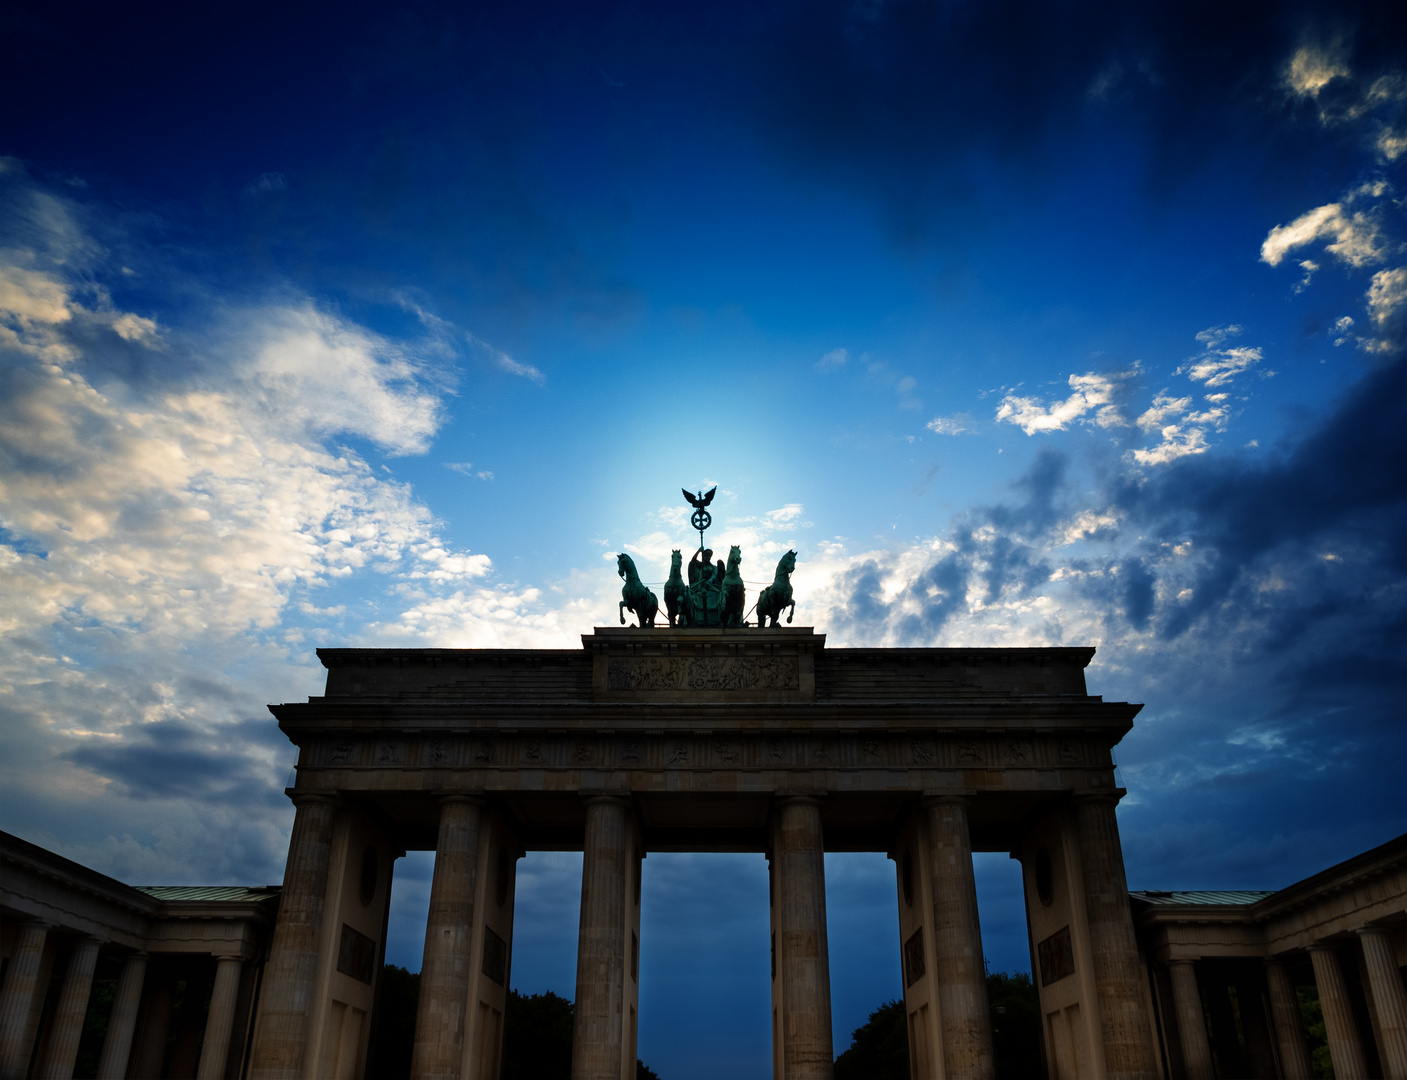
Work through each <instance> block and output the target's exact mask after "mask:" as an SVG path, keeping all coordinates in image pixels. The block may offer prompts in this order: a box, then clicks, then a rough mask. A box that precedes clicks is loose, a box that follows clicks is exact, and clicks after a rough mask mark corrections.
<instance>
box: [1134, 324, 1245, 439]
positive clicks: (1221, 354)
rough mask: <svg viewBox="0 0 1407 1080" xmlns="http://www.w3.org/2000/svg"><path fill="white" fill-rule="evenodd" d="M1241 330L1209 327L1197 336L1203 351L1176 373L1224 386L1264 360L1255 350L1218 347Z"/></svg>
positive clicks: (1241, 347) (1230, 327)
mask: <svg viewBox="0 0 1407 1080" xmlns="http://www.w3.org/2000/svg"><path fill="white" fill-rule="evenodd" d="M1241 330H1242V328H1241V327H1240V326H1237V325H1236V324H1235V323H1232V324H1231V325H1229V326H1212V327H1208V328H1207V329H1206V330H1203V331H1201V332H1200V333H1199V334H1197V340H1198V341H1200V342H1202V344H1203V345H1205V346H1206V349H1205V351H1204V352H1202V353H1199V354H1198V355H1196V356H1189V357H1188V358H1187V361H1186V362H1185V363H1184V364H1183V365H1182V366H1181V367H1180V368H1178V369H1177V374H1179V375H1186V376H1187V377H1188V378H1189V379H1192V380H1193V381H1194V382H1201V383H1206V384H1207V385H1208V386H1225V385H1226V384H1227V383H1229V382H1230V381H1231V380H1232V379H1234V378H1235V377H1236V376H1237V375H1239V374H1240V373H1241V372H1243V371H1245V370H1246V369H1247V368H1249V367H1251V366H1252V365H1254V364H1258V363H1259V362H1260V361H1261V360H1262V359H1263V358H1264V357H1263V354H1262V353H1261V350H1260V349H1259V348H1256V347H1247V346H1236V347H1233V348H1229V349H1223V348H1221V346H1222V345H1223V344H1224V343H1225V342H1226V341H1228V340H1230V339H1231V338H1233V337H1236V336H1237V335H1239V334H1240V333H1241ZM1155 405H1156V402H1155ZM1144 415H1145V416H1146V415H1148V414H1146V413H1145V414H1144ZM1140 426H1142V421H1141V420H1140Z"/></svg>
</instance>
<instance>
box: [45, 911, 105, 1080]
mask: <svg viewBox="0 0 1407 1080" xmlns="http://www.w3.org/2000/svg"><path fill="white" fill-rule="evenodd" d="M99 944H100V943H99V941H98V940H97V938H80V939H79V940H78V941H77V942H75V943H74V946H73V952H72V953H70V954H69V958H68V969H67V970H66V971H65V972H64V984H63V989H62V990H60V991H59V1007H58V1008H57V1009H56V1010H55V1011H54V1021H53V1026H52V1027H50V1029H49V1046H48V1049H47V1051H46V1053H45V1054H44V1061H43V1062H42V1063H41V1064H40V1066H39V1076H40V1077H41V1080H69V1078H70V1077H71V1076H72V1075H73V1063H74V1062H75V1061H77V1060H78V1040H79V1039H81V1038H82V1037H83V1020H84V1018H85V1017H86V1016H87V1015H88V995H89V994H90V993H92V990H93V969H94V968H95V967H97V964H98V945H99Z"/></svg>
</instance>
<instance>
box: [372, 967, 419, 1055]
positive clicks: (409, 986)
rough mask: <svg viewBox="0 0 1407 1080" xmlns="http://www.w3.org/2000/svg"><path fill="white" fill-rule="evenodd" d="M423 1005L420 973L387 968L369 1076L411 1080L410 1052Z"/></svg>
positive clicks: (381, 984) (378, 1000)
mask: <svg viewBox="0 0 1407 1080" xmlns="http://www.w3.org/2000/svg"><path fill="white" fill-rule="evenodd" d="M419 1004H420V972H418V971H407V970H406V969H405V968H403V967H396V965H395V964H387V965H385V966H384V967H383V968H382V969H381V980H380V982H379V983H378V984H377V987H376V1011H375V1014H374V1016H375V1020H374V1022H373V1025H372V1029H371V1045H370V1047H368V1054H367V1057H368V1065H367V1070H366V1075H367V1076H374V1077H376V1078H377V1080H408V1078H409V1077H410V1052H411V1047H412V1046H413V1045H414V1044H415V1010H416V1007H417V1006H418V1005H419Z"/></svg>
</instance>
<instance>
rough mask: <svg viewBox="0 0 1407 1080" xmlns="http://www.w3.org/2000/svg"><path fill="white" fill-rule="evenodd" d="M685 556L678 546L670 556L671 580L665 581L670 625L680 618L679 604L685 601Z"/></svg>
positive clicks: (665, 595)
mask: <svg viewBox="0 0 1407 1080" xmlns="http://www.w3.org/2000/svg"><path fill="white" fill-rule="evenodd" d="M683 567H684V556H683V555H682V554H681V553H680V551H679V549H678V548H675V549H674V551H673V552H672V553H671V554H670V556H669V580H668V581H666V582H665V583H664V609H665V612H666V613H667V614H668V615H669V625H670V626H673V625H674V624H675V620H676V619H678V618H679V614H680V612H679V605H680V604H682V603H684V602H685V592H686V591H687V586H685V584H684V575H683V573H682V570H683Z"/></svg>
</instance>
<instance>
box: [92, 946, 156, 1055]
mask: <svg viewBox="0 0 1407 1080" xmlns="http://www.w3.org/2000/svg"><path fill="white" fill-rule="evenodd" d="M146 977H147V954H146V953H134V954H133V955H132V956H129V957H128V958H127V962H126V963H125V964H123V965H122V977H121V978H120V979H119V980H118V982H117V996H116V997H114V998H113V1001H112V1014H111V1015H110V1016H109V1017H108V1021H107V1037H106V1038H104V1039H103V1056H102V1057H101V1058H99V1059H98V1080H123V1077H125V1076H126V1075H127V1059H128V1057H130V1056H131V1053H132V1033H133V1032H135V1031H136V1030H137V1010H138V1009H139V1008H140V1007H141V1004H142V983H143V982H145V981H146Z"/></svg>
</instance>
